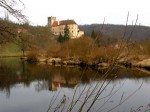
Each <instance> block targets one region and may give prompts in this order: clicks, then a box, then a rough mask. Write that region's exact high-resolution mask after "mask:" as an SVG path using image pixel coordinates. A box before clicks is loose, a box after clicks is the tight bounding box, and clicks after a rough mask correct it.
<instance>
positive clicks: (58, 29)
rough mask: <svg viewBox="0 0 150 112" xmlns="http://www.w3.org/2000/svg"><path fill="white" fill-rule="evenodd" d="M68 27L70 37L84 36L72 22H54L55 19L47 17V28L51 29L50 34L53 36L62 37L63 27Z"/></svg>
mask: <svg viewBox="0 0 150 112" xmlns="http://www.w3.org/2000/svg"><path fill="white" fill-rule="evenodd" d="M66 25H67V26H68V28H69V32H70V34H69V35H70V37H71V38H72V39H73V38H79V37H81V36H83V35H84V32H83V31H80V30H79V28H78V25H77V24H76V22H75V21H74V20H61V21H59V20H56V17H52V16H51V17H48V26H49V27H50V28H51V32H52V33H53V34H54V35H60V34H62V35H64V28H65V26H66Z"/></svg>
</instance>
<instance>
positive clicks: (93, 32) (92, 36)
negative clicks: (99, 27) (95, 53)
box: [91, 30, 96, 39]
mask: <svg viewBox="0 0 150 112" xmlns="http://www.w3.org/2000/svg"><path fill="white" fill-rule="evenodd" d="M91 38H92V39H95V38H96V34H95V31H94V30H93V31H92V34H91Z"/></svg>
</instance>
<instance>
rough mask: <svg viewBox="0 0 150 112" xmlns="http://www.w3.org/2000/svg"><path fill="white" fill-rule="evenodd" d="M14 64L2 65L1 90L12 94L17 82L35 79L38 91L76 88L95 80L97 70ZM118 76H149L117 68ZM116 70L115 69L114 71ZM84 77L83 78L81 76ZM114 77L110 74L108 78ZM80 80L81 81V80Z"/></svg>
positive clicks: (27, 84)
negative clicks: (11, 90)
mask: <svg viewBox="0 0 150 112" xmlns="http://www.w3.org/2000/svg"><path fill="white" fill-rule="evenodd" d="M15 63H18V64H13V65H15V66H9V63H8V64H1V65H0V90H1V91H6V93H7V94H8V96H9V94H10V89H11V88H12V87H14V86H15V85H16V84H19V83H22V84H24V85H25V86H29V85H30V84H31V83H32V82H33V81H34V82H35V81H36V82H38V83H37V84H36V85H35V89H36V90H37V91H41V90H45V89H46V90H48V89H49V90H54V88H56V89H57V86H58V87H59V86H60V87H67V88H74V87H75V86H76V85H77V84H78V83H83V84H84V83H89V82H90V80H93V74H94V72H96V71H93V70H91V69H85V70H84V69H83V68H79V67H73V68H69V67H63V66H60V67H56V66H49V65H40V64H37V65H30V64H28V63H26V62H21V61H17V62H15ZM117 71H118V74H117V78H115V80H116V79H118V78H127V77H130V78H141V77H149V76H148V75H146V74H141V73H140V72H139V71H133V70H130V69H129V70H126V69H119V70H117ZM114 72H115V71H114ZM102 75H103V74H98V75H97V77H96V78H95V79H96V80H103V79H102ZM81 77H82V78H81ZM111 77H113V73H112V75H110V76H109V77H107V79H108V80H109V79H111ZM79 81H80V82H79Z"/></svg>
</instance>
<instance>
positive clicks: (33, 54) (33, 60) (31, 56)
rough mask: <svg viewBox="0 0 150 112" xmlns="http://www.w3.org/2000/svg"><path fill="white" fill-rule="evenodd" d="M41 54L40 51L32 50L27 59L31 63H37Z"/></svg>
mask: <svg viewBox="0 0 150 112" xmlns="http://www.w3.org/2000/svg"><path fill="white" fill-rule="evenodd" d="M38 56H39V54H38V52H36V51H30V52H29V53H28V54H27V61H28V62H29V63H36V62H37V61H38V58H37V57H38Z"/></svg>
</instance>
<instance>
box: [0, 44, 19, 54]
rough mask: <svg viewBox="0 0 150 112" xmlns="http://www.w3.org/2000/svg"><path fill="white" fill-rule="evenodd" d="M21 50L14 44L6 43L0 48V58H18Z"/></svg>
mask: <svg viewBox="0 0 150 112" xmlns="http://www.w3.org/2000/svg"><path fill="white" fill-rule="evenodd" d="M20 55H21V50H20V49H19V47H18V46H17V45H16V44H14V43H7V44H5V45H1V46H0V56H20Z"/></svg>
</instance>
